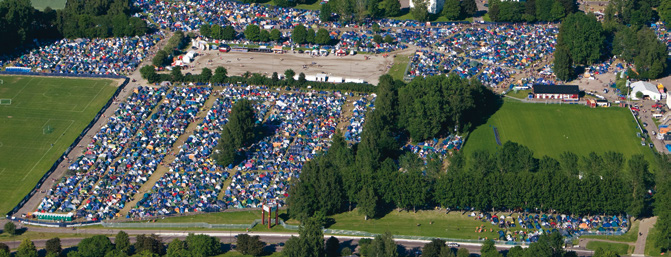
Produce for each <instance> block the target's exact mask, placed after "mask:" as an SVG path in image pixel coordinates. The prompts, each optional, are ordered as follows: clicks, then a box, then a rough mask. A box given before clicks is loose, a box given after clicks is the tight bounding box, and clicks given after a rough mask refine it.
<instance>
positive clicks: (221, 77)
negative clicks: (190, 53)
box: [140, 65, 376, 93]
mask: <svg viewBox="0 0 671 257" xmlns="http://www.w3.org/2000/svg"><path fill="white" fill-rule="evenodd" d="M140 74H141V75H142V78H143V79H146V80H147V81H148V82H149V83H152V84H153V83H160V82H163V81H170V82H176V83H182V82H185V83H188V82H193V83H200V84H207V83H212V84H224V83H230V84H247V85H265V86H271V87H297V88H306V89H307V88H309V89H314V90H339V91H355V92H365V93H372V92H375V90H376V89H375V87H374V86H372V85H370V84H363V83H340V84H334V83H329V82H320V81H307V80H306V79H305V73H303V72H301V73H300V74H299V75H298V79H295V78H294V76H295V75H296V72H294V71H293V70H292V69H288V70H285V71H284V77H285V78H284V79H280V77H279V74H278V73H277V72H273V73H272V75H271V76H270V77H266V76H265V75H263V74H259V73H251V72H246V73H244V74H243V75H242V76H228V71H227V70H226V68H224V67H221V66H220V67H217V68H216V69H215V70H214V73H213V72H212V70H211V69H209V68H207V67H205V68H203V69H202V70H201V72H200V74H191V73H187V74H183V73H182V68H181V67H179V66H175V67H173V68H172V71H170V73H157V72H156V68H155V67H154V66H151V65H146V66H144V67H142V68H141V69H140Z"/></svg>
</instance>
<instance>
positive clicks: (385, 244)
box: [367, 231, 398, 257]
mask: <svg viewBox="0 0 671 257" xmlns="http://www.w3.org/2000/svg"><path fill="white" fill-rule="evenodd" d="M397 248H398V246H397V245H396V242H394V238H393V236H392V235H391V233H390V232H389V231H387V232H385V233H384V234H382V235H377V236H375V239H373V241H372V242H371V243H370V245H369V254H368V255H367V256H385V257H397V256H398V250H397Z"/></svg>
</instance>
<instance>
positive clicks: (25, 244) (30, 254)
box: [15, 238, 37, 257]
mask: <svg viewBox="0 0 671 257" xmlns="http://www.w3.org/2000/svg"><path fill="white" fill-rule="evenodd" d="M15 256H16V257H37V248H35V244H33V242H32V241H30V239H28V238H26V239H23V241H21V244H20V245H19V248H18V249H17V250H16V255H15Z"/></svg>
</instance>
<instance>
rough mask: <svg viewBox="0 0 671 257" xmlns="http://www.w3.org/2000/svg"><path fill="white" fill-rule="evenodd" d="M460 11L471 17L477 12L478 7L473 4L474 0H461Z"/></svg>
mask: <svg viewBox="0 0 671 257" xmlns="http://www.w3.org/2000/svg"><path fill="white" fill-rule="evenodd" d="M443 8H444V7H443ZM461 11H462V12H463V13H464V14H466V16H469V17H470V16H473V15H475V13H477V12H478V5H477V4H476V3H475V0H463V1H462V2H461Z"/></svg>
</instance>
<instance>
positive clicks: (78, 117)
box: [0, 76, 117, 214]
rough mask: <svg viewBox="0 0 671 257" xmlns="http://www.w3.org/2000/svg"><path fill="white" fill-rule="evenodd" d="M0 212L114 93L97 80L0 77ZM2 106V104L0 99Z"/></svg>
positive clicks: (107, 83) (12, 203)
mask: <svg viewBox="0 0 671 257" xmlns="http://www.w3.org/2000/svg"><path fill="white" fill-rule="evenodd" d="M0 80H2V81H3V83H2V84H0V99H11V104H9V105H6V104H3V105H0V195H1V196H2V201H0V213H3V214H4V213H6V212H8V211H9V210H11V209H12V208H13V207H14V206H15V205H16V204H17V203H18V202H19V201H20V200H21V199H22V198H23V197H24V196H25V195H26V194H28V193H29V192H30V190H31V189H32V188H33V187H34V186H35V184H37V182H38V181H39V180H40V178H41V177H42V175H44V173H45V172H46V171H47V170H48V169H49V168H50V167H51V166H52V165H53V163H54V162H55V161H56V160H57V159H58V157H60V156H61V155H62V154H63V152H64V151H65V150H66V149H67V148H68V146H70V144H72V142H73V141H74V140H75V138H77V136H78V135H79V134H80V133H81V132H82V130H83V129H84V128H85V127H86V126H87V125H88V124H89V123H90V122H91V120H92V119H93V117H94V116H95V114H96V113H97V112H98V111H100V109H101V108H102V106H103V105H105V103H106V102H107V101H108V100H109V98H110V97H111V96H112V95H113V94H114V91H115V90H116V88H117V87H116V84H117V82H115V81H112V80H100V79H67V78H49V77H21V76H0ZM0 102H3V103H4V101H0Z"/></svg>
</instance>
